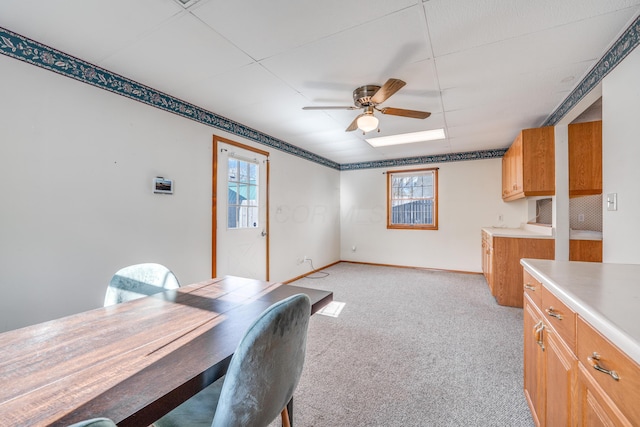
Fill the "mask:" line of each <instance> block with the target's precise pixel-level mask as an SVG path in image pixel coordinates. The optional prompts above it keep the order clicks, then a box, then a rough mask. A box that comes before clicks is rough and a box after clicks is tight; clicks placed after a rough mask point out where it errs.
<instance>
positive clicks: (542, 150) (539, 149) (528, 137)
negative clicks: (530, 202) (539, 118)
mask: <svg viewBox="0 0 640 427" xmlns="http://www.w3.org/2000/svg"><path fill="white" fill-rule="evenodd" d="M555 158H556V157H555V134H554V128H553V127H552V126H547V127H543V128H534V129H525V130H523V131H522V164H523V166H522V171H521V172H522V173H521V175H522V176H523V178H522V180H523V181H522V186H523V190H522V191H523V192H524V195H525V196H553V195H554V194H556V174H555V170H556V165H555Z"/></svg>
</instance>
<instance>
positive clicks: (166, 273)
mask: <svg viewBox="0 0 640 427" xmlns="http://www.w3.org/2000/svg"><path fill="white" fill-rule="evenodd" d="M178 287H180V284H179V283H178V279H177V278H176V276H175V275H174V274H173V273H172V272H171V270H169V269H168V268H167V267H165V266H164V265H160V264H155V263H145V264H136V265H130V266H129V267H125V268H123V269H121V270H118V271H117V272H116V274H115V275H114V276H113V277H112V278H111V282H110V283H109V287H108V288H107V293H106V295H105V297H104V306H105V307H106V306H108V305H113V304H120V303H121V302H125V301H131V300H133V299H137V298H142V297H145V296H148V295H153V294H157V293H158V292H163V291H166V290H168V289H176V288H178Z"/></svg>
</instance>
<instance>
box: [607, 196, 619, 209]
mask: <svg viewBox="0 0 640 427" xmlns="http://www.w3.org/2000/svg"><path fill="white" fill-rule="evenodd" d="M607 210H608V211H617V210H618V193H609V194H607Z"/></svg>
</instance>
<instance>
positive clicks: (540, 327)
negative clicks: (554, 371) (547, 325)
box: [533, 320, 544, 351]
mask: <svg viewBox="0 0 640 427" xmlns="http://www.w3.org/2000/svg"><path fill="white" fill-rule="evenodd" d="M543 331H544V323H543V322H542V320H541V321H539V322H538V323H536V325H535V326H534V327H533V336H534V337H535V339H536V343H537V344H538V345H539V346H540V348H541V349H542V351H544V341H543V336H542V332H543Z"/></svg>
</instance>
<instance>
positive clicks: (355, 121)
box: [344, 114, 364, 132]
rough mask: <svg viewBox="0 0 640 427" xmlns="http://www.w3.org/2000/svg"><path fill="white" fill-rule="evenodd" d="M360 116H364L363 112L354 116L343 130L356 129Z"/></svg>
mask: <svg viewBox="0 0 640 427" xmlns="http://www.w3.org/2000/svg"><path fill="white" fill-rule="evenodd" d="M362 116H364V114H358V115H357V116H356V118H355V119H353V121H352V122H351V124H350V125H349V127H348V128H346V129H345V130H344V131H345V132H353V131H354V130H356V129H358V119H359V118H360V117H362Z"/></svg>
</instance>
